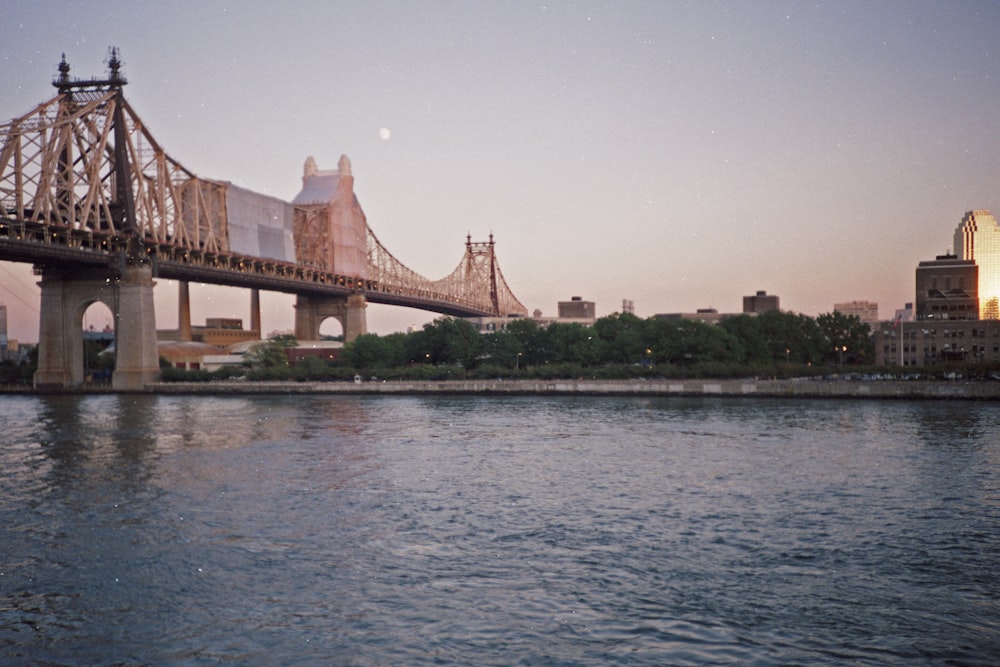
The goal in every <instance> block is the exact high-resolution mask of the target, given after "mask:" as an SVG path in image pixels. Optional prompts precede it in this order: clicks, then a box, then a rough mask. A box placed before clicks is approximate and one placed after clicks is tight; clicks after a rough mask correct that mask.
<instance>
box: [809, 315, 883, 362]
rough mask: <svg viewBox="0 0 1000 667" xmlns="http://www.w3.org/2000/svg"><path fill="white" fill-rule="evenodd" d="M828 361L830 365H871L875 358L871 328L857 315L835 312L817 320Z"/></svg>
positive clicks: (821, 316)
mask: <svg viewBox="0 0 1000 667" xmlns="http://www.w3.org/2000/svg"><path fill="white" fill-rule="evenodd" d="M816 325H817V327H818V329H819V331H820V335H821V340H822V344H823V347H824V351H825V353H826V359H827V361H829V362H830V363H836V364H842V363H849V364H861V363H866V362H868V363H870V362H871V361H873V360H874V358H875V350H874V347H873V344H872V341H871V328H870V327H869V326H868V325H867V324H865V323H864V322H862V321H861V319H860V318H858V316H857V315H844V314H843V313H839V312H837V311H834V312H832V313H824V314H822V315H820V316H819V317H817V318H816Z"/></svg>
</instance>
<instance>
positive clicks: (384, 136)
mask: <svg viewBox="0 0 1000 667" xmlns="http://www.w3.org/2000/svg"><path fill="white" fill-rule="evenodd" d="M378 137H379V139H381V140H382V141H389V138H390V137H392V132H390V131H389V128H387V127H383V128H382V129H380V130H379V131H378Z"/></svg>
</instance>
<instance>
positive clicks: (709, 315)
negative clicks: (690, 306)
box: [653, 308, 736, 324]
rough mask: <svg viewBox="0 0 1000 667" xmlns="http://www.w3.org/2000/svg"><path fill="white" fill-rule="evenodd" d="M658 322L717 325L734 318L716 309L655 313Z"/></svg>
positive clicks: (730, 314) (733, 315)
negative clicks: (677, 321) (669, 321)
mask: <svg viewBox="0 0 1000 667" xmlns="http://www.w3.org/2000/svg"><path fill="white" fill-rule="evenodd" d="M653 317H655V318H656V319H658V320H696V321H698V322H705V323H707V324H718V323H719V322H721V321H722V320H724V319H726V318H728V317H736V315H735V314H732V313H720V312H719V311H718V310H717V309H716V308H699V309H698V310H697V312H694V313H657V314H656V315H653Z"/></svg>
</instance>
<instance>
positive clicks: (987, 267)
mask: <svg viewBox="0 0 1000 667" xmlns="http://www.w3.org/2000/svg"><path fill="white" fill-rule="evenodd" d="M955 254H956V255H958V258H959V259H971V260H975V262H976V266H978V267H979V319H981V320H998V319H1000V225H997V220H996V218H994V217H993V214H992V213H990V212H989V211H986V210H981V211H968V212H967V213H966V214H965V216H963V217H962V222H961V223H960V224H959V225H958V229H956V230H955Z"/></svg>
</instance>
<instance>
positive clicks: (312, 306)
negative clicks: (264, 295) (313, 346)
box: [292, 155, 370, 343]
mask: <svg viewBox="0 0 1000 667" xmlns="http://www.w3.org/2000/svg"><path fill="white" fill-rule="evenodd" d="M292 205H293V206H294V207H295V259H296V261H298V262H299V263H300V264H305V265H306V266H312V267H316V268H319V269H322V270H324V271H331V272H335V273H339V274H341V275H346V276H351V277H352V278H354V279H360V280H365V279H367V278H369V277H370V276H369V272H370V267H369V263H368V222H367V220H366V219H365V214H364V211H362V210H361V204H359V203H358V198H357V197H356V196H355V195H354V176H353V175H352V174H351V161H350V159H349V158H348V157H347V156H346V155H341V156H340V161H339V162H338V163H337V168H336V169H319V168H317V166H316V160H315V159H313V158H312V157H311V156H310V157H308V158H306V162H305V166H304V167H303V170H302V190H301V191H300V192H299V194H297V195H296V196H295V198H294V199H293V200H292ZM367 307H368V303H367V301H366V299H365V297H364V295H363V294H360V293H354V294H350V295H348V296H305V295H299V296H298V297H297V298H296V301H295V337H296V338H298V339H299V340H319V327H320V324H322V322H323V320H325V319H326V318H328V317H333V318H335V319H336V320H337V321H339V322H340V325H341V327H342V328H343V330H344V342H345V343H349V342H351V341H352V340H354V339H355V338H357V337H358V336H360V335H362V334H364V333H367V332H368V328H367V323H366V319H365V309H366V308H367Z"/></svg>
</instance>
